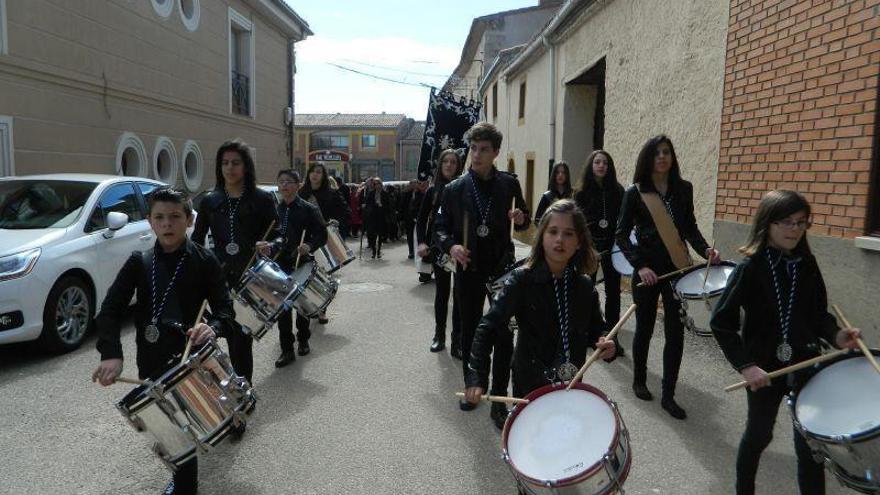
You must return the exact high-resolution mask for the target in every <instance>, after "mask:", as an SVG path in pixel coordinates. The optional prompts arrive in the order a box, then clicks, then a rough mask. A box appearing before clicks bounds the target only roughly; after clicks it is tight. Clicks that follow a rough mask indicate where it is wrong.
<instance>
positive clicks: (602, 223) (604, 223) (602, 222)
mask: <svg viewBox="0 0 880 495" xmlns="http://www.w3.org/2000/svg"><path fill="white" fill-rule="evenodd" d="M599 228H600V229H607V228H608V220H605V219H604V218H603V219H602V220H599Z"/></svg>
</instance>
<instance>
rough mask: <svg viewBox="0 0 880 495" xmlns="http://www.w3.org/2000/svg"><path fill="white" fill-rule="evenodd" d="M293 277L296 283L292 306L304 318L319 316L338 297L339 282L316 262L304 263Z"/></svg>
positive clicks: (292, 274)
mask: <svg viewBox="0 0 880 495" xmlns="http://www.w3.org/2000/svg"><path fill="white" fill-rule="evenodd" d="M291 277H293V279H294V280H295V281H296V291H295V292H294V294H293V303H292V304H293V307H294V308H296V310H297V312H298V313H300V314H301V315H303V316H306V317H309V318H310V317H313V316H317V315H318V313H320V312H321V311H323V310H324V309H326V308H327V306H328V305H329V304H330V303H331V302H332V301H333V298H334V297H336V290H337V289H338V288H339V282H338V281H337V280H336V279H334V278H333V277H331V276H330V275H329V274H328V273H327V272H326V271H324V269H323V268H321V267H320V266H319V265H318V264H317V263H316V262H314V261H309V262H306V263H304V264H303V265H302V266H300V267H299V268H297V269H296V270H295V271H294V272H293V273H291Z"/></svg>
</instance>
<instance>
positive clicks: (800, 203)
mask: <svg viewBox="0 0 880 495" xmlns="http://www.w3.org/2000/svg"><path fill="white" fill-rule="evenodd" d="M800 211H803V212H805V213H806V214H807V218H808V219H809V218H810V215H811V214H812V208H810V203H809V202H807V199H806V198H804V197H803V196H802V195H801V194H800V193H798V192H796V191H788V190H785V189H777V190H775V191H770V192H768V193H767V194H765V195H764V197H763V198H761V203H760V204H758V211H757V212H755V218H754V219H753V220H752V231H751V233H750V234H749V240H748V242H747V243H746V245H745V246H743V247H741V248H739V252H740V253H742V254H744V255H746V256H752V255H754V254H755V253H757V252H758V251H761V250H762V249H764V248H765V247H766V246H767V240H768V238H769V237H770V224H771V223H773V222H778V221H779V220H782V219H784V218H788V217H789V216H791V215H794V214H795V213H798V212H800ZM794 253H795V254H798V255H801V256H804V255H810V254H811V253H810V245H809V243H807V233H806V232H804V236H803V237H801V240H800V242H798V244H797V246H795V248H794Z"/></svg>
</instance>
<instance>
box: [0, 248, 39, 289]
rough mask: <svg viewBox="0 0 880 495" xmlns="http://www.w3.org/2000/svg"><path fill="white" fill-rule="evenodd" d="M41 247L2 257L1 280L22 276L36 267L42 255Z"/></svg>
mask: <svg viewBox="0 0 880 495" xmlns="http://www.w3.org/2000/svg"><path fill="white" fill-rule="evenodd" d="M40 251H41V249H40V248H35V249H30V250H28V251H22V252H20V253H15V254H10V255H9V256H3V257H0V282H3V281H5V280H12V279H14V278H21V277H24V276H25V275H27V274H28V273H30V272H31V270H33V269H34V265H36V264H37V259H38V258H39V257H40Z"/></svg>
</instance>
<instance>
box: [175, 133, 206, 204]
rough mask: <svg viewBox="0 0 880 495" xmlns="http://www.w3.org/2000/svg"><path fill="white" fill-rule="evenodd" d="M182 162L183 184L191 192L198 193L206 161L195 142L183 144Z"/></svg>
mask: <svg viewBox="0 0 880 495" xmlns="http://www.w3.org/2000/svg"><path fill="white" fill-rule="evenodd" d="M180 161H181V163H182V164H183V183H184V184H185V185H186V188H187V189H188V190H189V191H190V192H196V191H198V190H199V188H200V187H201V186H202V178H203V177H204V164H203V162H204V160H203V158H202V150H201V148H199V145H198V144H197V143H196V142H195V141H191V140H190V141H187V142H185V143H183V152H182V153H181V154H180Z"/></svg>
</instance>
